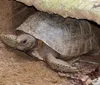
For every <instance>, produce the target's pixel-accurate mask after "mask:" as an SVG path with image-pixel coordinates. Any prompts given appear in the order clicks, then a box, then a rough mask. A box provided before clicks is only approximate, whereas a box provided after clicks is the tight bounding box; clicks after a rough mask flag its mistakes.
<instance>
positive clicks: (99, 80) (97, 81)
mask: <svg viewBox="0 0 100 85" xmlns="http://www.w3.org/2000/svg"><path fill="white" fill-rule="evenodd" d="M89 85H100V77H99V78H96V79H94V80H93V81H92V83H91V84H89Z"/></svg>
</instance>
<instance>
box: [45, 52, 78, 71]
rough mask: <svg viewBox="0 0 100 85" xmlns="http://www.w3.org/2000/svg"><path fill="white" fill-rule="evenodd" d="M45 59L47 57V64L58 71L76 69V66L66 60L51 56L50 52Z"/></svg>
mask: <svg viewBox="0 0 100 85" xmlns="http://www.w3.org/2000/svg"><path fill="white" fill-rule="evenodd" d="M46 59H47V60H46V61H47V63H48V65H49V66H50V67H51V68H52V69H54V70H57V71H60V72H77V71H78V69H77V68H76V67H72V66H71V65H69V64H68V63H67V62H65V61H63V60H60V59H57V58H56V57H55V56H53V55H52V54H50V53H49V54H48V56H47V58H46Z"/></svg>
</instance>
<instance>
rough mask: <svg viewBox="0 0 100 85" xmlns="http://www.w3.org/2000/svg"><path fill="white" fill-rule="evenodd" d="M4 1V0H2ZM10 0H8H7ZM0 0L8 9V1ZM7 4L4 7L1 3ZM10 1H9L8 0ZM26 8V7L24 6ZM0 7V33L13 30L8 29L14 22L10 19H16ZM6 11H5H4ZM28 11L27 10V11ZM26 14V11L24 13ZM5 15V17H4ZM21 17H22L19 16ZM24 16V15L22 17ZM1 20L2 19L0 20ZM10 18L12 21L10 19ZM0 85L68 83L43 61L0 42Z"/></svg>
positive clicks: (60, 84) (52, 84)
mask: <svg viewBox="0 0 100 85" xmlns="http://www.w3.org/2000/svg"><path fill="white" fill-rule="evenodd" d="M4 1H5V2H6V0H4ZM8 1H10V0H8ZM5 2H3V0H1V3H0V6H2V7H3V8H4V9H5V10H8V9H7V7H9V5H8V3H7V2H6V3H5ZM4 3H5V4H7V5H6V7H5V6H3V5H2V4H4ZM9 3H10V2H9ZM26 9H27V8H26ZM5 10H2V8H0V13H1V14H0V21H1V22H2V23H1V24H0V33H9V32H14V29H15V28H14V29H8V28H10V27H11V26H10V25H9V24H14V22H13V23H12V21H14V20H15V21H16V20H17V23H16V26H17V24H18V19H19V18H16V19H14V20H12V19H5V18H9V14H10V13H12V12H10V11H11V9H10V8H9V12H10V13H8V11H5ZM4 11H5V12H7V13H5V12H4ZM28 13H29V12H28ZM23 14H24V13H23ZM26 14H27V13H26ZM5 16H7V17H5ZM21 18H22V17H21ZM23 18H26V17H23ZM2 20H3V21H2ZM11 20H12V21H11ZM14 26H15V25H14ZM0 85H70V84H68V83H67V81H66V80H65V79H63V78H60V77H59V76H58V75H57V73H56V72H55V71H54V70H52V69H50V68H49V67H48V66H47V64H46V63H45V62H42V61H35V60H34V59H33V58H32V57H30V56H27V55H25V54H24V53H21V52H19V51H17V50H13V49H11V48H10V47H7V46H5V45H4V44H3V43H2V42H0Z"/></svg>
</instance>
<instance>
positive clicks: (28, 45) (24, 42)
mask: <svg viewBox="0 0 100 85" xmlns="http://www.w3.org/2000/svg"><path fill="white" fill-rule="evenodd" d="M1 40H2V41H3V42H4V43H5V44H7V45H8V46H10V47H13V48H15V49H18V50H21V51H27V50H30V49H32V48H33V47H34V46H35V45H36V39H35V38H34V37H33V36H31V35H28V34H21V35H19V36H16V35H9V34H7V35H1Z"/></svg>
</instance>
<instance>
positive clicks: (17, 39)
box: [1, 34, 78, 72]
mask: <svg viewBox="0 0 100 85" xmlns="http://www.w3.org/2000/svg"><path fill="white" fill-rule="evenodd" d="M27 36H28V37H27ZM29 38H31V39H29ZM33 39H34V38H33ZM1 40H2V41H3V42H4V43H5V44H7V45H8V46H10V47H13V48H15V49H18V50H21V51H27V50H31V51H32V50H33V51H32V52H29V54H30V55H32V56H35V57H37V58H39V59H40V60H43V61H46V62H47V63H48V65H49V66H50V67H51V68H52V69H55V70H57V71H60V72H77V71H78V69H77V68H76V67H72V66H71V65H69V64H68V63H67V62H65V61H63V60H60V59H57V58H56V57H58V53H57V52H55V51H54V50H52V49H51V48H50V47H49V46H47V45H46V44H43V46H42V47H41V48H39V49H36V48H37V47H38V46H35V45H36V41H35V39H34V40H32V37H31V36H30V35H28V34H22V35H20V36H15V35H2V36H1ZM23 40H27V41H28V42H27V44H25V42H24V43H23V42H22V41H23ZM34 43H35V44H34ZM32 47H33V48H32Z"/></svg>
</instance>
